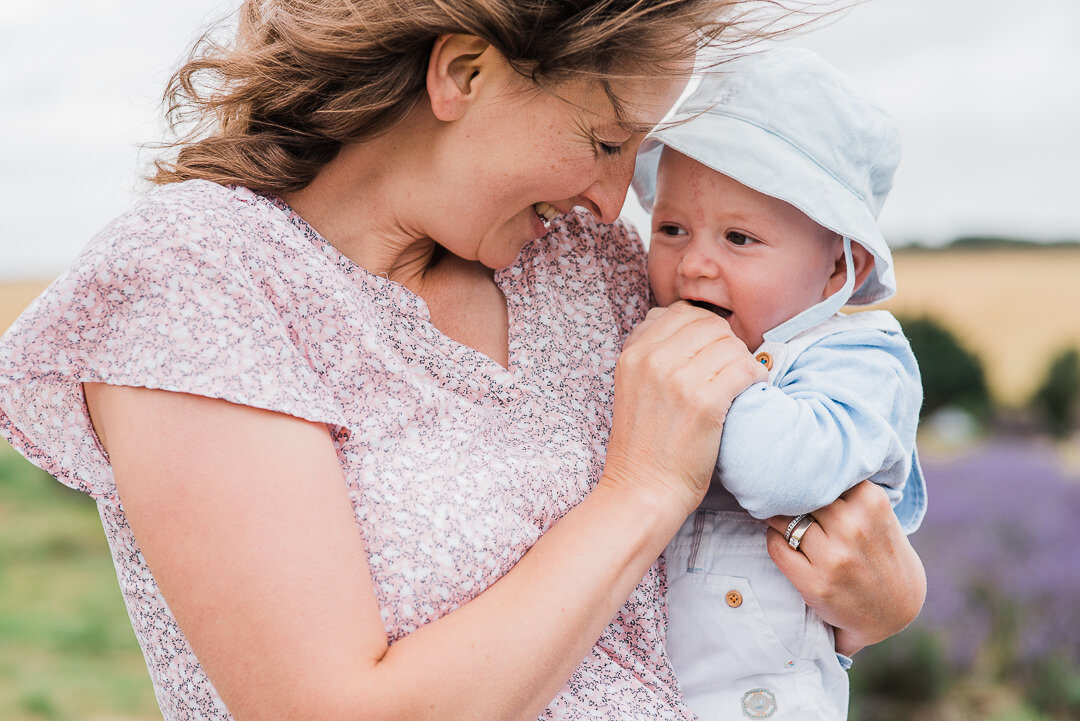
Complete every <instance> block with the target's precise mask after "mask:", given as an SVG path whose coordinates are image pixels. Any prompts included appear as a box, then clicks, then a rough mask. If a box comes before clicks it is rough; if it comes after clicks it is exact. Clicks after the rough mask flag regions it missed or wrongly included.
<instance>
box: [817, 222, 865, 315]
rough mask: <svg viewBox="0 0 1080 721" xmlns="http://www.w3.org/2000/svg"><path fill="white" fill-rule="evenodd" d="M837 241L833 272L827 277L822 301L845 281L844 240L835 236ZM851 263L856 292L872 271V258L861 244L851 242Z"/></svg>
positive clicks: (837, 290)
mask: <svg viewBox="0 0 1080 721" xmlns="http://www.w3.org/2000/svg"><path fill="white" fill-rule="evenodd" d="M837 241H838V242H837V243H836V248H837V250H836V253H835V254H834V256H833V272H832V275H830V276H829V280H828V281H827V282H826V283H825V293H824V294H823V295H822V296H821V297H822V300H824V299H825V298H828V297H829V296H831V295H833V294H834V293H837V292H839V290H840V289H841V288H843V287H844V281H846V280H847V263H846V262H845V261H844V240H843V238H840V237H839V236H837ZM851 261H852V265H854V266H855V289H856V290H858V289H859V287H860V286H861V285H862V284H863V282H864V281H866V279H867V277H868V276H869V275H870V271H871V270H873V269H874V256H873V254H871V253H870V251H869V250H867V249H866V247H865V246H863V244H862V243H857V242H855V241H851Z"/></svg>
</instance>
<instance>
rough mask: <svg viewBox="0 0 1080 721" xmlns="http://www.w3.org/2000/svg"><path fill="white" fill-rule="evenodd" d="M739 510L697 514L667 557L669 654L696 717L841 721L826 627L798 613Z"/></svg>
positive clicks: (753, 524)
mask: <svg viewBox="0 0 1080 721" xmlns="http://www.w3.org/2000/svg"><path fill="white" fill-rule="evenodd" d="M766 527H767V526H766V524H765V523H764V522H763V521H758V520H756V519H755V518H753V517H752V516H750V515H749V514H748V513H746V512H743V511H710V510H698V511H696V512H695V513H694V514H693V515H691V516H690V517H689V518H688V519H687V520H686V522H685V523H684V524H683V526H682V528H681V529H679V532H678V534H677V535H676V536H675V538H674V539H673V540H672V541H671V544H670V545H669V546H668V548H667V551H666V556H667V578H668V617H669V626H668V647H667V651H668V655H669V656H670V658H671V663H672V666H673V667H674V669H675V674H676V676H677V677H678V679H679V683H680V685H681V686H682V691H683V696H684V697H685V698H686V702H687V704H688V705H689V706H690V708H691V709H693V710H694V711H695V712H696V713H697V714H698V715H699V716H700V717H701V718H702V719H703V721H732V720H733V719H740V718H751V719H763V718H768V719H774V720H776V721H779V720H781V719H792V720H793V721H819V720H820V721H838V720H839V719H845V718H847V708H848V678H847V672H846V671H845V670H844V669H843V668H842V667H841V665H840V661H839V660H838V659H837V657H836V651H835V644H834V642H833V634H832V628H831V627H830V626H828V625H827V624H826V623H825V622H824V621H822V620H821V618H820V617H819V616H818V615H817V614H816V613H815V612H814V611H812V610H811V609H809V608H807V606H806V604H805V603H804V602H803V600H802V597H801V596H799V593H798V592H797V591H796V590H795V587H794V586H792V585H791V583H790V582H789V581H788V580H787V579H786V578H785V577H784V575H783V574H782V573H780V571H779V569H777V567H776V565H775V564H774V563H773V562H772V559H771V558H770V557H769V554H768V551H767V550H766V545H765V529H766Z"/></svg>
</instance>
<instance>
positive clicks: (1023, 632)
mask: <svg viewBox="0 0 1080 721" xmlns="http://www.w3.org/2000/svg"><path fill="white" fill-rule="evenodd" d="M1073 444H1074V446H1075V441H1073ZM1074 450H1075V447H1070V446H1068V445H1064V446H1059V447H1058V448H1057V449H1055V448H1054V447H1053V446H1051V444H1050V443H1049V442H1047V441H1043V440H1041V439H1038V438H1008V437H999V438H992V439H990V440H987V441H983V442H981V443H979V444H978V445H976V446H974V447H972V448H970V449H968V450H966V451H964V452H963V453H959V454H956V455H952V456H934V455H929V456H928V457H925V458H924V459H923V467H924V470H925V472H926V478H927V486H928V490H929V494H930V507H929V510H928V512H927V515H926V520H925V521H924V523H923V526H922V528H921V529H920V530H919V531H918V532H917V533H916V534H915V535H914V536H913V537H912V540H913V543H914V545H915V547H916V548H917V549H918V551H919V554H920V556H922V558H923V560H924V562H925V565H926V571H927V581H928V594H927V601H926V606H925V607H924V609H923V612H922V614H921V616H920V617H919V619H918V620H917V621H916V622H915V623H914V624H913V625H912V626H911V627H910V628H909V629H907V630H906V631H905V632H903V633H902V634H900V635H899V636H897V637H895V638H894V639H891V640H890V641H888V642H886V643H884V644H881V645H879V646H878V647H875V648H871V649H867V650H864V651H863V652H861V653H860V654H859V655H858V656H857V658H856V661H857V663H856V667H855V669H854V670H853V675H852V683H853V689H854V691H855V693H854V698H853V713H852V718H853V719H864V720H867V721H869V720H871V719H873V720H875V721H877V720H879V719H911V720H913V721H914V720H915V719H919V720H922V721H937V720H942V721H945V720H951V719H958V720H959V719H993V720H995V721H1007V720H1009V721H1011V720H1016V721H1021V720H1030V721H1035V720H1037V719H1080V469H1076V468H1071V469H1070V468H1068V467H1067V466H1066V465H1065V464H1064V463H1063V461H1062V460H1061V458H1062V452H1063V451H1064V452H1066V453H1067V452H1069V451H1074Z"/></svg>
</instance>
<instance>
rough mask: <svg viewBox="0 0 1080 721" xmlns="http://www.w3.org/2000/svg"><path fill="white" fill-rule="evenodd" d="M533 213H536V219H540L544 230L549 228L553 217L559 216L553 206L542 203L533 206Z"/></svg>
mask: <svg viewBox="0 0 1080 721" xmlns="http://www.w3.org/2000/svg"><path fill="white" fill-rule="evenodd" d="M533 212H535V213H536V217H538V218H540V222H541V223H543V224H544V227H545V228H550V227H551V221H553V220H555V216H557V215H558V214H559V211H558V209H557V208H556V207H555V206H554V205H551V204H549V203H545V202H543V201H541V202H539V203H534V204H533Z"/></svg>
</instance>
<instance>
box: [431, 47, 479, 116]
mask: <svg viewBox="0 0 1080 721" xmlns="http://www.w3.org/2000/svg"><path fill="white" fill-rule="evenodd" d="M490 49H491V45H489V44H488V42H487V41H486V40H483V39H481V38H478V37H476V36H475V35H440V36H439V37H438V38H437V39H436V40H435V45H434V46H433V47H432V48H431V57H430V59H429V60H428V71H427V92H428V97H429V98H430V99H431V112H432V113H433V114H434V115H435V117H436V118H438V119H439V120H443V121H450V120H457V119H458V118H460V117H461V116H462V115H463V114H464V112H465V109H466V108H467V107H468V106H469V104H470V103H471V102H472V101H473V100H474V99H475V98H476V92H477V90H478V86H479V84H480V83H481V82H483V81H484V80H486V77H481V76H486V73H487V72H488V71H489V70H490V68H489V67H488V66H489V64H490V63H491V62H492V61H493V60H494V58H493V57H492V56H493V55H494V54H495V53H493V52H487V51H489V50H490Z"/></svg>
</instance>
